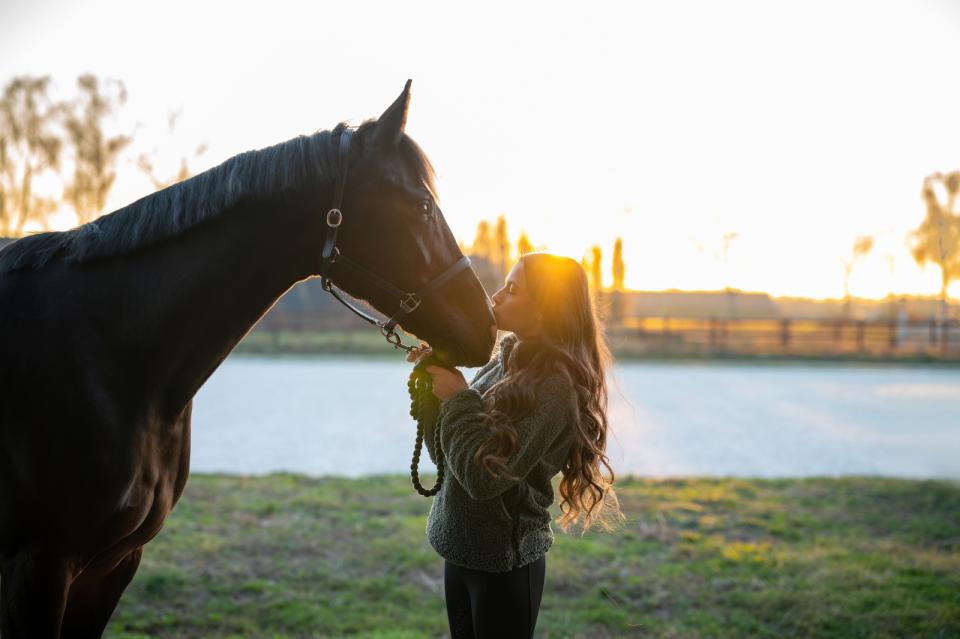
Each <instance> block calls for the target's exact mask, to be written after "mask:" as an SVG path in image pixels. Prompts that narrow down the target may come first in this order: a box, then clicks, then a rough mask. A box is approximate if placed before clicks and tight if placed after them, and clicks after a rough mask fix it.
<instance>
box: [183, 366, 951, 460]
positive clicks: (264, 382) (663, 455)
mask: <svg viewBox="0 0 960 639" xmlns="http://www.w3.org/2000/svg"><path fill="white" fill-rule="evenodd" d="M409 371H410V365H409V364H407V363H406V362H403V361H402V360H398V361H392V360H369V359H357V358H345V357H344V358H341V357H323V358H261V357H243V356H233V357H230V358H229V359H227V361H226V362H224V364H223V365H222V366H221V367H220V368H219V369H218V370H217V371H216V372H215V373H214V375H213V376H212V377H211V378H210V380H208V382H207V383H206V385H205V386H204V387H203V388H202V389H201V390H200V392H199V393H198V394H197V397H196V399H195V401H194V418H193V451H192V463H191V467H192V470H193V471H194V472H229V473H243V474H263V473H270V472H275V471H290V472H297V473H306V474H310V475H343V476H349V477H356V476H360V475H367V474H377V473H406V472H408V469H409V464H410V456H411V453H412V450H413V441H414V436H415V426H414V424H413V421H412V420H411V419H410V417H409V416H408V409H409V400H408V398H407V395H406V379H407V375H408V373H409ZM467 373H468V374H467V378H468V379H470V377H471V376H472V374H470V372H469V371H467ZM612 387H613V388H612V391H611V408H610V420H611V425H612V428H613V430H614V435H613V438H612V440H611V441H610V443H609V454H610V458H611V461H612V465H613V468H614V470H616V471H617V473H618V474H636V475H645V476H677V475H715V476H717V475H719V476H754V477H803V476H814V475H816V476H823V475H886V476H899V477H938V478H945V477H948V478H960V370H958V369H944V368H922V367H906V366H904V367H866V366H843V365H833V366H825V365H782V366H776V365H764V364H757V365H751V364H719V363H697V364H691V363H623V364H619V365H618V366H617V368H616V370H615V374H614V380H613V383H612ZM421 467H422V469H423V470H424V471H432V470H433V466H432V465H431V464H430V462H429V459H428V458H427V455H426V453H424V454H423V458H422V461H421Z"/></svg>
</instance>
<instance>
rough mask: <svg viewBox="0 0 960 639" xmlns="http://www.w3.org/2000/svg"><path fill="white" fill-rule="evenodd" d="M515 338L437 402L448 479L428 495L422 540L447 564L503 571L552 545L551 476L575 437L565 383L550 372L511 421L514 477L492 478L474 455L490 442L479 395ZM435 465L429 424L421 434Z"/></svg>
mask: <svg viewBox="0 0 960 639" xmlns="http://www.w3.org/2000/svg"><path fill="white" fill-rule="evenodd" d="M516 343H517V337H516V335H513V334H512V333H511V334H508V335H507V336H505V337H504V338H503V340H502V341H501V343H500V350H499V352H498V353H497V355H496V356H494V357H493V359H491V360H490V362H488V363H487V364H486V365H485V366H484V367H483V368H481V369H480V370H479V371H478V372H477V374H476V375H475V376H474V378H473V380H472V381H471V382H470V385H469V388H466V389H464V390H462V391H460V392H459V393H456V394H455V395H452V396H450V397H448V398H447V399H446V400H444V401H443V402H441V404H440V418H439V420H438V422H437V423H438V426H439V428H440V444H441V446H442V448H443V455H444V461H445V464H446V472H445V474H446V477H445V478H444V481H443V486H442V487H441V489H440V492H439V493H437V495H436V497H434V499H433V505H432V507H431V509H430V516H429V518H428V519H427V538H428V539H429V541H430V545H432V546H433V548H434V550H436V551H437V553H438V554H439V555H440V556H441V557H443V558H445V559H447V560H448V561H450V562H452V563H454V564H457V565H460V566H465V567H467V568H473V569H475V570H485V571H488V572H505V571H508V570H512V569H514V568H519V567H520V566H524V565H526V564H529V563H531V562H533V561H536V560H537V559H539V558H540V557H541V556H542V555H543V554H544V553H546V552H547V551H548V550H549V549H550V547H551V546H552V545H553V539H554V536H553V530H552V529H551V527H550V520H551V516H550V513H549V511H548V509H549V507H550V505H551V504H552V503H553V497H554V494H553V485H552V484H551V479H552V478H553V477H554V476H555V475H556V474H557V473H558V472H560V469H561V468H562V466H563V463H564V461H565V460H566V458H567V452H568V450H569V448H570V444H571V443H572V441H573V435H574V423H575V415H576V413H575V411H576V404H575V401H574V400H573V395H572V393H571V391H570V388H569V386H568V384H567V382H566V381H565V380H564V379H563V377H561V376H560V375H554V376H550V377H548V378H547V379H545V380H543V381H542V382H540V385H539V387H538V388H537V404H536V405H535V407H534V409H533V411H532V412H531V413H530V414H528V415H527V416H526V417H524V418H522V419H521V420H519V421H518V422H516V424H515V425H516V428H517V435H518V448H517V452H516V454H515V455H514V456H513V458H512V459H511V460H509V461H508V464H507V467H508V469H509V470H510V472H511V474H513V475H515V476H517V477H519V478H520V479H518V480H513V481H511V480H508V479H503V478H498V479H494V478H493V477H492V476H491V475H490V474H489V473H487V471H486V470H485V469H484V468H483V467H482V466H481V465H480V464H478V463H477V462H476V461H474V453H475V452H476V450H477V448H478V447H479V446H480V444H482V443H483V442H484V441H486V439H487V436H488V435H487V432H486V429H485V428H483V422H482V416H483V412H484V410H485V408H484V405H483V402H482V397H483V396H484V395H485V394H486V392H487V391H488V389H489V388H490V387H491V386H492V385H493V384H494V383H495V382H496V381H497V380H498V379H500V378H501V377H502V376H503V374H504V365H505V363H506V362H507V358H508V357H509V355H510V351H511V350H512V348H513V347H514V346H515V345H516ZM424 440H425V442H426V444H427V452H428V453H429V454H430V458H431V459H432V460H434V463H436V451H435V450H434V445H433V444H434V429H433V427H429V428H428V429H427V430H426V431H425V432H424Z"/></svg>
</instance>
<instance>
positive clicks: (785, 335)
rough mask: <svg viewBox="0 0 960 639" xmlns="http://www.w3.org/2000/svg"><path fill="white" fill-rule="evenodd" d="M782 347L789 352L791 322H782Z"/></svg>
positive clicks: (785, 320)
mask: <svg viewBox="0 0 960 639" xmlns="http://www.w3.org/2000/svg"><path fill="white" fill-rule="evenodd" d="M780 347H781V348H782V349H783V350H787V349H788V348H789V347H790V320H788V319H784V320H781V321H780Z"/></svg>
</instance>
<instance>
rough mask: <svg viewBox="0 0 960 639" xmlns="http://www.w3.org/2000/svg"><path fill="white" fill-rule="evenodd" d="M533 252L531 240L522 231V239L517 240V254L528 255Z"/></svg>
mask: <svg viewBox="0 0 960 639" xmlns="http://www.w3.org/2000/svg"><path fill="white" fill-rule="evenodd" d="M532 252H533V244H531V243H530V238H528V237H527V233H526V231H520V237H518V238H517V253H519V254H520V255H526V254H527V253H532Z"/></svg>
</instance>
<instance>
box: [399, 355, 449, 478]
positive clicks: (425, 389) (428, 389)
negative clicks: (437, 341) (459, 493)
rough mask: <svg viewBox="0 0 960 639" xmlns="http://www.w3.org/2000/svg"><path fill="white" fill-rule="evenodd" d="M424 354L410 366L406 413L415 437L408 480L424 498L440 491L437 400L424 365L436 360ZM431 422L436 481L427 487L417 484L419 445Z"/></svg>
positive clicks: (421, 443) (440, 458) (440, 472)
mask: <svg viewBox="0 0 960 639" xmlns="http://www.w3.org/2000/svg"><path fill="white" fill-rule="evenodd" d="M431 359H432V358H430V357H428V358H426V359H424V360H421V361H420V362H418V363H417V365H416V366H414V368H413V371H411V373H410V378H409V379H408V380H407V391H408V392H409V393H410V416H411V417H413V419H414V420H415V421H416V422H417V439H416V442H415V443H414V446H413V461H412V462H411V463H410V479H411V480H412V481H413V487H414V488H416V490H417V492H418V493H420V494H421V495H423V496H424V497H433V496H434V495H436V494H437V493H438V492H440V486H441V485H442V484H443V465H444V464H443V450H442V449H441V446H440V428H439V424H438V420H439V416H440V400H439V399H437V397H436V395H434V394H433V381H432V378H431V377H430V374H429V373H427V371H426V367H427V366H430V365H435V364H436V363H437V362H436V361H431ZM430 423H432V424H433V426H434V430H433V434H434V436H433V449H434V450H435V451H436V454H437V460H436V461H437V483H436V484H435V485H434V487H433V488H431V489H429V490H427V489H426V488H424V487H423V485H422V484H421V483H420V471H419V466H420V451H421V450H422V448H423V431H424V425H425V424H430Z"/></svg>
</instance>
